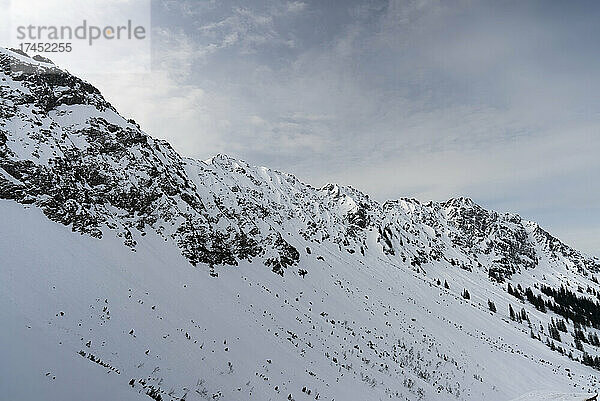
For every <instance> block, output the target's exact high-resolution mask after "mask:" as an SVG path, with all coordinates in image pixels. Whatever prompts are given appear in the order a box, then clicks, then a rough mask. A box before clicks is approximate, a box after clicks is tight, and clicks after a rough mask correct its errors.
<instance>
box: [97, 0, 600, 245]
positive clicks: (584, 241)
mask: <svg viewBox="0 0 600 401" xmlns="http://www.w3.org/2000/svg"><path fill="white" fill-rule="evenodd" d="M599 20H600V4H598V3H597V2H593V1H590V2H579V1H569V2H566V1H556V2H552V1H547V0H545V1H539V2H538V1H526V2H524V1H514V2H513V1H486V2H479V1H448V0H444V1H441V0H440V1H434V0H418V1H394V0H390V1H383V0H382V1H349V0H337V1H335V0H330V1H314V2H313V1H308V0H306V1H285V0H265V1H248V0H246V1H239V2H235V1H227V0H215V1H198V0H189V1H185V0H184V1H175V0H172V1H171V0H161V1H159V0H157V1H155V2H154V3H153V8H152V25H153V27H152V41H153V44H152V46H153V52H152V67H153V72H152V73H151V74H137V75H133V74H111V75H89V76H87V77H85V78H88V79H89V80H90V81H92V82H93V83H94V84H95V85H96V86H98V87H99V88H100V89H101V90H102V91H103V92H104V94H105V96H106V97H107V98H108V99H109V100H110V101H111V102H112V103H113V104H114V105H115V106H116V107H117V108H118V109H119V111H120V112H121V113H122V114H124V115H125V116H127V117H133V118H134V119H136V120H137V121H138V122H139V123H140V124H141V125H142V127H143V128H144V129H145V130H146V131H147V132H148V133H149V134H151V135H153V136H156V137H160V138H164V139H167V140H169V141H170V142H171V143H172V144H173V145H174V147H175V148H176V149H177V150H179V152H180V153H182V154H183V155H185V156H190V157H194V158H199V159H206V158H208V157H210V156H212V155H213V154H215V153H219V152H221V153H226V154H229V155H231V156H234V157H238V158H241V159H244V160H246V161H248V162H250V163H252V164H259V165H266V166H269V167H272V168H276V169H279V170H282V171H286V172H291V173H293V174H296V175H297V176H298V177H299V178H300V179H302V180H303V181H305V182H308V183H311V184H313V185H315V186H318V185H322V184H325V183H327V182H337V183H342V184H350V185H352V186H354V187H357V188H359V189H361V190H363V191H365V192H367V193H369V194H371V195H372V196H373V197H374V198H375V199H377V200H381V201H383V200H386V199H393V198H399V197H405V196H408V197H415V198H418V199H421V200H429V199H434V200H444V199H447V198H449V197H452V196H457V195H465V196H470V197H472V198H473V199H474V200H475V201H477V202H478V203H480V204H482V205H484V206H486V207H489V208H492V209H495V210H498V211H501V212H504V211H514V212H518V213H519V214H521V215H522V216H523V217H524V218H527V219H532V220H536V221H539V222H540V223H541V224H542V225H543V226H544V227H546V228H547V229H548V230H549V231H551V232H552V233H554V234H556V235H558V236H559V237H560V238H561V239H563V240H565V241H567V242H568V243H570V244H572V245H574V246H576V247H577V248H580V249H582V250H585V251H587V252H590V253H593V254H596V255H600V203H599V201H598V197H599V196H600V185H599V184H598V177H597V176H598V174H599V173H600V158H599V157H598V153H599V151H600V114H599V113H600V48H599V47H600V46H599V39H598V38H600V24H599V23H598V21H599Z"/></svg>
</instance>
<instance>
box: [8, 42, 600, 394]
mask: <svg viewBox="0 0 600 401" xmlns="http://www.w3.org/2000/svg"><path fill="white" fill-rule="evenodd" d="M0 69H1V70H2V71H1V72H0V215H1V216H2V221H3V224H2V229H1V230H0V271H1V272H2V280H1V281H0V316H1V317H2V322H3V327H4V328H3V330H1V331H0V336H1V337H0V338H1V339H2V344H3V346H2V347H1V348H0V360H1V361H2V362H1V363H0V393H1V394H2V396H3V397H5V398H6V399H11V400H29V399H40V398H42V399H49V400H65V399H86V400H104V399H119V400H128V399H142V400H143V399H149V398H148V397H151V398H153V399H155V400H159V399H160V400H183V399H185V400H196V399H198V400H203V399H221V400H248V399H259V400H280V399H282V400H285V399H287V400H292V399H294V400H314V399H316V400H334V399H335V400H378V399H402V400H419V399H424V400H452V399H457V400H508V399H512V398H515V397H518V396H520V395H521V394H523V393H526V392H530V391H534V390H544V391H560V392H562V393H565V392H570V393H581V392H587V393H591V394H593V393H595V392H596V391H597V388H598V387H599V386H600V384H599V383H598V379H597V376H598V372H599V371H598V370H595V368H597V369H600V342H599V341H598V334H599V333H598V331H599V329H600V303H599V301H598V299H600V285H599V284H598V280H597V276H600V260H598V259H597V258H592V257H588V256H586V255H584V254H583V253H581V252H578V251H577V250H575V249H573V248H571V247H569V246H567V245H565V244H563V243H562V242H561V241H559V240H558V239H556V238H554V237H553V236H551V235H550V234H549V233H547V232H546V231H544V230H543V229H542V228H541V227H539V226H538V225H537V224H536V223H534V222H530V221H527V220H524V219H522V218H521V217H519V216H518V215H516V214H500V213H496V212H493V211H488V210H486V209H484V208H482V207H480V206H479V205H477V204H476V203H475V202H473V201H472V200H471V199H468V198H456V199H450V200H448V201H446V202H441V203H438V202H427V203H422V202H420V201H418V200H415V199H399V200H394V201H388V202H385V203H383V204H381V203H379V202H376V201H374V200H372V199H371V198H370V197H369V196H368V195H366V194H364V193H362V192H360V191H358V190H356V189H354V188H351V187H344V186H338V185H335V184H328V185H326V186H324V187H322V188H314V187H312V186H310V185H307V184H305V183H302V182H300V181H299V180H298V179H296V178H295V177H294V176H292V175H290V174H285V173H281V172H278V171H274V170H271V169H268V168H265V167H255V166H251V165H248V164H247V163H245V162H243V161H240V160H236V159H233V158H230V157H228V156H225V155H218V156H215V157H213V158H211V159H209V160H206V161H197V160H192V159H188V158H184V157H182V156H180V155H179V154H178V153H177V152H176V151H175V150H174V149H173V148H172V147H171V146H170V145H169V144H168V143H166V142H164V141H160V140H156V139H153V138H152V137H150V136H148V135H146V134H145V133H144V132H143V131H142V130H141V129H140V127H139V125H138V124H136V123H135V122H134V121H133V120H127V119H125V118H123V117H122V116H121V115H119V114H118V112H117V111H116V110H115V109H114V107H112V106H111V104H110V103H109V102H107V100H106V99H104V98H103V96H102V95H101V94H100V92H99V91H98V90H97V89H96V88H94V87H93V86H92V85H90V84H89V83H87V82H85V81H83V80H81V79H79V78H77V77H74V76H73V75H71V74H69V73H68V72H66V71H64V70H61V69H59V68H58V67H56V66H54V65H52V64H51V63H48V60H45V59H41V58H37V59H31V58H29V57H27V56H26V55H22V54H17V53H15V52H12V51H9V50H4V49H2V50H0ZM174 118H175V116H174ZM41 395H43V396H41Z"/></svg>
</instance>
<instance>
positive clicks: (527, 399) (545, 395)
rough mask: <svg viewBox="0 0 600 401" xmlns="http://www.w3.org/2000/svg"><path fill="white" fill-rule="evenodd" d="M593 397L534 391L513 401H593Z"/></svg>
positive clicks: (589, 395)
mask: <svg viewBox="0 0 600 401" xmlns="http://www.w3.org/2000/svg"><path fill="white" fill-rule="evenodd" d="M594 396H595V394H561V393H552V392H538V391H534V392H531V393H528V394H525V395H523V396H521V397H519V398H516V399H514V400H513V401H590V400H593V398H594ZM594 401H595V400H594Z"/></svg>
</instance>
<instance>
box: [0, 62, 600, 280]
mask: <svg viewBox="0 0 600 401" xmlns="http://www.w3.org/2000/svg"><path fill="white" fill-rule="evenodd" d="M39 61H43V60H39ZM0 70H1V74H0V76H1V77H2V80H1V81H0V198H1V199H9V200H13V201H17V202H20V203H22V204H33V205H35V206H37V207H39V208H40V209H41V210H43V212H44V213H45V214H46V216H48V218H50V219H52V220H54V221H56V222H59V223H61V224H65V225H68V226H70V227H71V228H72V229H73V231H75V232H79V233H82V234H86V235H91V236H93V237H96V238H101V237H102V236H104V235H117V236H118V237H120V238H122V240H123V242H124V244H125V245H126V246H129V247H131V248H132V249H134V248H135V246H136V238H137V237H139V236H142V235H145V234H146V233H148V232H154V233H156V234H157V235H159V236H161V237H163V238H164V239H165V240H167V241H173V242H174V243H175V244H176V245H177V246H178V247H179V248H180V249H181V253H182V255H183V256H184V257H185V258H187V259H188V260H189V262H190V263H191V264H192V265H198V264H207V265H209V266H211V267H214V266H217V265H237V264H238V263H239V262H240V261H243V260H253V259H255V258H260V259H261V260H262V261H263V263H264V264H265V265H266V266H268V267H269V268H271V270H273V272H275V273H276V274H279V275H284V273H285V272H286V271H287V270H288V269H289V268H290V267H292V266H295V265H298V264H299V263H300V262H301V258H302V257H303V256H302V255H301V254H300V252H299V251H298V249H310V247H309V246H307V245H310V244H309V243H311V242H315V243H324V242H327V243H330V244H332V245H333V246H334V247H337V248H338V249H339V250H340V251H344V252H347V253H350V254H352V255H354V257H356V258H361V257H364V256H365V255H366V254H367V253H369V252H371V253H377V254H378V255H381V256H382V257H388V258H394V259H398V260H401V261H402V262H403V263H406V264H408V265H411V266H412V267H413V268H415V269H417V270H418V269H423V268H425V267H426V266H427V265H429V266H433V265H437V264H440V263H444V264H448V265H452V266H458V267H460V268H462V269H464V270H468V271H472V270H474V269H483V270H485V271H486V272H487V273H488V274H489V277H490V278H491V279H493V280H496V281H503V280H505V279H507V278H510V277H511V276H512V275H513V274H515V273H517V272H519V271H521V270H522V269H534V268H535V267H536V266H537V264H538V261H539V258H540V257H542V256H544V257H545V256H549V257H550V258H555V259H556V260H567V261H569V263H572V264H573V265H574V266H576V267H577V269H579V270H580V271H581V272H587V271H590V272H596V271H598V270H600V262H599V261H598V260H597V259H593V258H588V257H586V256H584V255H582V254H581V253H579V252H577V251H575V250H573V249H572V248H569V247H568V246H566V245H564V244H563V243H561V242H560V241H559V240H557V239H556V238H553V237H551V236H550V235H549V234H548V233H546V232H545V231H543V230H542V229H541V228H539V227H537V225H535V226H534V225H532V224H533V223H529V222H524V221H522V220H521V218H520V217H518V216H516V215H511V214H506V215H500V214H498V213H496V212H491V211H487V210H485V209H484V208H482V207H480V206H479V205H477V204H475V203H474V202H473V201H472V200H470V199H466V198H458V199H451V200H449V201H447V202H443V203H436V202H429V203H426V204H423V203H421V202H419V201H417V200H414V199H401V200H398V201H390V202H386V203H384V204H383V205H382V204H379V203H377V202H375V201H373V200H371V199H369V197H368V196H367V195H365V194H363V193H361V192H360V191H357V190H356V189H353V188H351V187H340V186H337V185H334V184H328V185H326V186H324V187H323V188H321V189H315V188H313V187H311V186H309V185H306V184H303V183H301V182H300V181H298V180H297V179H296V178H295V177H294V176H291V175H289V174H284V173H280V172H277V171H273V170H269V169H266V168H262V167H253V166H250V165H248V164H246V163H244V162H242V161H239V160H235V159H232V158H229V157H227V156H224V155H217V156H215V157H214V158H212V159H210V160H209V161H206V162H199V161H195V160H190V159H184V158H182V157H181V156H180V155H179V154H177V152H175V150H174V149H173V148H172V147H171V146H170V145H169V144H168V143H166V142H164V141H159V140H155V139H153V138H151V137H149V136H148V135H146V134H145V133H144V132H142V131H141V130H140V127H139V125H138V124H137V123H135V121H133V120H126V119H124V118H123V117H121V116H120V115H119V114H118V113H117V112H116V111H115V110H114V108H113V107H112V106H111V105H110V103H108V102H107V101H106V100H105V99H104V98H103V97H102V95H101V94H100V92H99V91H98V90H97V89H96V88H95V87H93V86H92V85H90V84H89V83H87V82H85V81H82V80H81V79H79V78H76V77H74V76H72V75H70V74H69V73H67V72H65V71H63V70H60V69H58V68H57V67H55V66H52V65H48V64H45V65H38V64H35V63H33V62H31V63H29V62H27V61H25V60H23V59H22V58H19V57H16V56H12V55H10V53H6V52H4V53H1V52H0ZM374 244H375V245H374ZM536 247H541V248H542V249H543V250H544V252H545V253H544V254H540V252H539V250H536ZM308 253H309V252H307V254H308ZM546 254H547V255H546ZM561 258H562V259H561ZM561 263H562V262H561ZM305 274H306V273H305Z"/></svg>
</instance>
